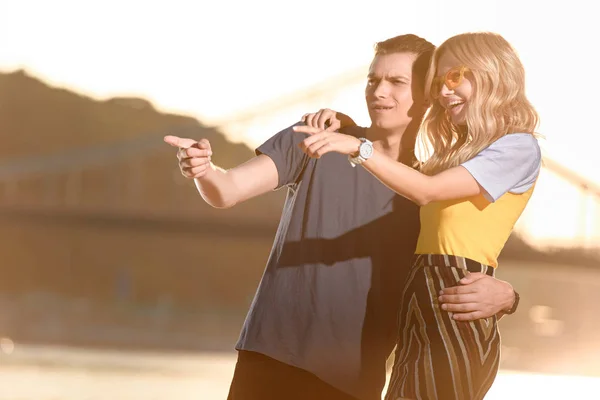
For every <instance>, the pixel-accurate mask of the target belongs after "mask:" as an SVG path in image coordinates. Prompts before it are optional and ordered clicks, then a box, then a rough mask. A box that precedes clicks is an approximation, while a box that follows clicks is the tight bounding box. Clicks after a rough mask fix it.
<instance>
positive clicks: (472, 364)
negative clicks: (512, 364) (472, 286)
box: [385, 254, 500, 400]
mask: <svg viewBox="0 0 600 400" xmlns="http://www.w3.org/2000/svg"><path fill="white" fill-rule="evenodd" d="M467 270H468V271H471V272H483V273H486V274H487V275H490V276H493V275H494V269H493V268H492V267H489V266H486V265H483V264H480V263H478V262H476V261H473V260H470V259H467V258H463V257H456V256H448V255H432V254H420V255H416V256H415V261H414V263H413V266H412V268H411V270H410V272H409V276H408V279H407V282H406V285H405V287H404V292H403V295H402V305H401V310H400V315H401V316H402V318H401V320H400V321H401V323H400V325H399V332H398V338H397V343H396V351H395V353H394V355H395V359H394V366H393V369H392V376H391V378H390V383H389V387H388V390H387V393H386V396H385V399H386V400H396V399H399V398H400V399H418V400H478V399H483V397H484V396H485V394H486V393H487V391H488V390H489V388H490V387H491V385H492V383H493V382H494V379H495V377H496V373H497V371H498V363H499V359H500V335H499V333H498V328H497V318H496V316H493V317H490V318H483V319H479V320H476V321H470V322H461V321H455V320H453V319H452V318H451V314H450V313H448V312H447V311H444V310H442V309H441V308H440V304H439V302H438V296H439V292H440V290H441V289H443V288H446V287H450V286H456V285H458V281H459V280H460V279H461V278H463V277H464V276H465V275H466V271H467Z"/></svg>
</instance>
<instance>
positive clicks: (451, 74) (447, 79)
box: [430, 65, 470, 99]
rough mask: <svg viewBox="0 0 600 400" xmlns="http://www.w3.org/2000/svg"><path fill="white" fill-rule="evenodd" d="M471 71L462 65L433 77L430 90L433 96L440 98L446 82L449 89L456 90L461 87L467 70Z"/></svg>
mask: <svg viewBox="0 0 600 400" xmlns="http://www.w3.org/2000/svg"><path fill="white" fill-rule="evenodd" d="M469 71H470V69H469V68H468V67H465V66H464V65H463V66H460V67H454V68H450V69H449V70H448V72H446V73H445V74H444V75H440V76H436V77H435V78H433V82H431V91H430V94H431V97H432V98H434V99H437V98H439V97H440V92H441V91H442V87H443V86H444V84H445V85H446V87H447V88H448V89H449V90H454V89H456V88H457V87H459V86H460V84H461V83H462V81H463V79H464V77H465V72H469Z"/></svg>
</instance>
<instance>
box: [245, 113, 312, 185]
mask: <svg viewBox="0 0 600 400" xmlns="http://www.w3.org/2000/svg"><path fill="white" fill-rule="evenodd" d="M296 125H303V123H301V122H298V123H296V124H294V125H292V126H289V127H288V128H286V129H284V130H282V131H281V132H279V133H277V134H275V135H273V136H272V137H271V138H270V139H268V140H267V141H266V142H264V143H263V144H261V145H260V146H258V147H257V148H256V150H255V153H256V155H260V154H264V155H266V156H268V157H270V158H271V160H273V162H274V163H275V167H276V168H277V174H278V176H279V178H278V184H277V189H279V188H281V187H283V186H287V185H291V184H294V183H296V182H297V180H298V178H299V177H300V174H301V173H302V170H303V169H304V167H305V166H306V164H307V163H308V160H309V157H308V156H307V155H306V154H304V152H303V151H302V150H301V149H300V147H298V145H299V144H300V143H301V142H302V141H303V140H304V139H305V138H306V137H307V136H306V135H305V134H304V133H300V132H294V130H292V127H294V126H296Z"/></svg>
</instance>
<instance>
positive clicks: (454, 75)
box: [446, 69, 462, 90]
mask: <svg viewBox="0 0 600 400" xmlns="http://www.w3.org/2000/svg"><path fill="white" fill-rule="evenodd" d="M461 81H462V74H461V73H460V70H457V69H455V70H450V71H448V73H447V74H446V86H448V89H450V90H452V89H455V88H457V87H458V86H459V85H460V82H461Z"/></svg>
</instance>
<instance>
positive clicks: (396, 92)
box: [365, 53, 426, 131]
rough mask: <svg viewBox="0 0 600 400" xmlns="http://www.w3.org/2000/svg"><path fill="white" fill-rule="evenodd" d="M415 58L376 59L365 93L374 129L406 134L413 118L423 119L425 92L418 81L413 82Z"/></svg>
mask: <svg viewBox="0 0 600 400" xmlns="http://www.w3.org/2000/svg"><path fill="white" fill-rule="evenodd" d="M416 58H417V56H416V55H415V54H412V53H391V54H380V55H376V56H375V58H374V59H373V62H372V63H371V67H370V68H369V76H368V81H367V87H366V89H365V98H366V101H367V107H368V109H369V116H370V117H371V122H372V126H373V127H377V128H380V129H384V130H389V131H393V130H400V129H402V130H403V129H406V127H407V126H408V124H409V123H410V122H411V121H412V119H413V118H415V117H418V118H420V117H421V116H422V115H423V113H424V111H425V110H426V107H425V105H424V104H425V102H424V96H423V93H421V92H423V88H422V87H421V85H420V84H419V83H418V82H416V79H415V81H413V72H412V67H413V63H414V61H415V59H416ZM415 78H416V77H415ZM414 105H416V106H415V107H413V106H414Z"/></svg>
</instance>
